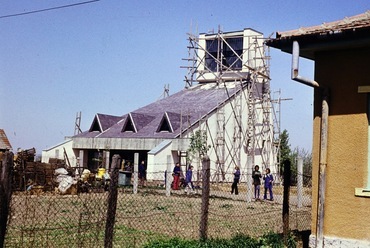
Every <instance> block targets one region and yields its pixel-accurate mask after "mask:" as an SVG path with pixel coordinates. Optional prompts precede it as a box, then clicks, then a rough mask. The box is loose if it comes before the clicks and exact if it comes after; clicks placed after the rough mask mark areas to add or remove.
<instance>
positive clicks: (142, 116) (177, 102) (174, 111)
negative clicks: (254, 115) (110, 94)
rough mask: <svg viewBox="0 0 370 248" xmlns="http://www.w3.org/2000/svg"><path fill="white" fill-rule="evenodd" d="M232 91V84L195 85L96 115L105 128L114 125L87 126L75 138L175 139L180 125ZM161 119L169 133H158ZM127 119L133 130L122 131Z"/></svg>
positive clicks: (213, 106) (193, 120)
mask: <svg viewBox="0 0 370 248" xmlns="http://www.w3.org/2000/svg"><path fill="white" fill-rule="evenodd" d="M232 85H234V84H232ZM236 91H237V89H236V88H235V87H233V86H228V87H227V88H225V87H218V86H217V85H216V84H215V83H208V84H204V85H201V84H200V85H195V86H193V87H191V88H189V89H183V90H181V91H180V92H177V93H175V94H173V95H171V96H169V97H166V98H164V99H161V100H158V101H156V102H153V103H151V104H149V105H146V106H144V107H142V108H139V109H137V110H135V111H132V112H131V113H128V114H125V115H123V116H121V117H117V116H109V115H104V118H101V116H102V115H101V114H99V116H100V121H101V125H102V126H104V127H106V126H108V125H110V123H112V122H114V123H115V124H113V125H110V127H109V128H104V130H103V132H98V131H96V130H95V129H94V130H95V131H92V129H90V131H88V132H84V133H81V134H79V135H77V136H75V137H100V138H175V137H177V136H178V135H179V134H180V129H181V125H182V130H184V129H185V128H186V127H188V126H189V125H193V124H195V123H196V122H197V121H199V119H200V118H202V117H204V116H205V115H207V114H210V113H211V112H212V111H214V110H215V109H216V107H217V106H218V104H220V103H223V102H225V101H227V100H228V99H229V98H230V97H232V96H233V95H234V94H235V92H236ZM165 113H167V116H166V114H165ZM96 118H97V117H95V119H94V121H96ZM163 118H167V121H168V122H169V123H170V125H171V126H172V128H173V132H158V129H159V127H160V125H161V123H162V122H163ZM128 121H131V122H133V124H134V126H135V127H136V131H137V132H124V130H123V129H124V127H125V126H126V125H127V122H128ZM164 121H166V120H164ZM103 122H104V123H103ZM181 122H182V124H181ZM108 123H109V124H108ZM92 126H94V122H93V124H92Z"/></svg>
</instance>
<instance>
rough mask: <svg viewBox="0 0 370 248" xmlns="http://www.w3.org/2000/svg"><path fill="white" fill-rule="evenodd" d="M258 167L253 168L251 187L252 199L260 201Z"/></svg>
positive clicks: (259, 174) (259, 173)
mask: <svg viewBox="0 0 370 248" xmlns="http://www.w3.org/2000/svg"><path fill="white" fill-rule="evenodd" d="M259 169H260V167H259V166H258V165H256V166H254V171H253V172H252V178H253V185H254V199H256V200H257V199H260V186H261V177H262V175H261V172H260V171H259Z"/></svg>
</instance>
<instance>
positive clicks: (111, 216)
mask: <svg viewBox="0 0 370 248" xmlns="http://www.w3.org/2000/svg"><path fill="white" fill-rule="evenodd" d="M120 166H121V157H120V155H118V154H115V155H113V157H112V166H111V175H110V177H111V181H110V185H109V194H108V209H107V219H106V220H107V221H106V223H105V239H104V247H105V248H112V247H113V233H114V222H115V217H116V209H117V196H118V189H117V186H118V174H119V168H120Z"/></svg>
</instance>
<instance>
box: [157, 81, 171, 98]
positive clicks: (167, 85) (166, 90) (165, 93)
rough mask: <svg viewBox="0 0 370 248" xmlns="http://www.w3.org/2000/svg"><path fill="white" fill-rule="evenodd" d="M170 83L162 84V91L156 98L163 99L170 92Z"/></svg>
mask: <svg viewBox="0 0 370 248" xmlns="http://www.w3.org/2000/svg"><path fill="white" fill-rule="evenodd" d="M169 93H170V84H165V85H164V90H163V93H162V95H161V96H160V97H159V99H158V100H160V99H164V98H166V97H168V96H169V95H170V94H169Z"/></svg>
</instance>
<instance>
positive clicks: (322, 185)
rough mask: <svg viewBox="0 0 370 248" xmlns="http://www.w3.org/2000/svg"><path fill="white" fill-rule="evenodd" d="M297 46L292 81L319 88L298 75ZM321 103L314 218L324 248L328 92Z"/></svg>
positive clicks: (315, 83) (295, 43)
mask: <svg viewBox="0 0 370 248" xmlns="http://www.w3.org/2000/svg"><path fill="white" fill-rule="evenodd" d="M298 65H299V44H298V42H297V41H293V51H292V79H293V80H294V81H297V82H300V83H303V84H305V85H308V86H311V87H317V88H320V85H319V83H318V82H316V81H314V80H311V79H307V78H304V77H302V76H300V75H299V70H298ZM321 89H322V91H321V93H322V103H321V130H320V161H319V185H318V194H319V195H318V202H317V216H316V219H317V221H316V247H324V239H323V236H324V235H323V233H324V204H325V189H326V165H327V151H328V149H327V148H328V117H329V104H328V96H329V93H328V90H327V89H324V88H321Z"/></svg>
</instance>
